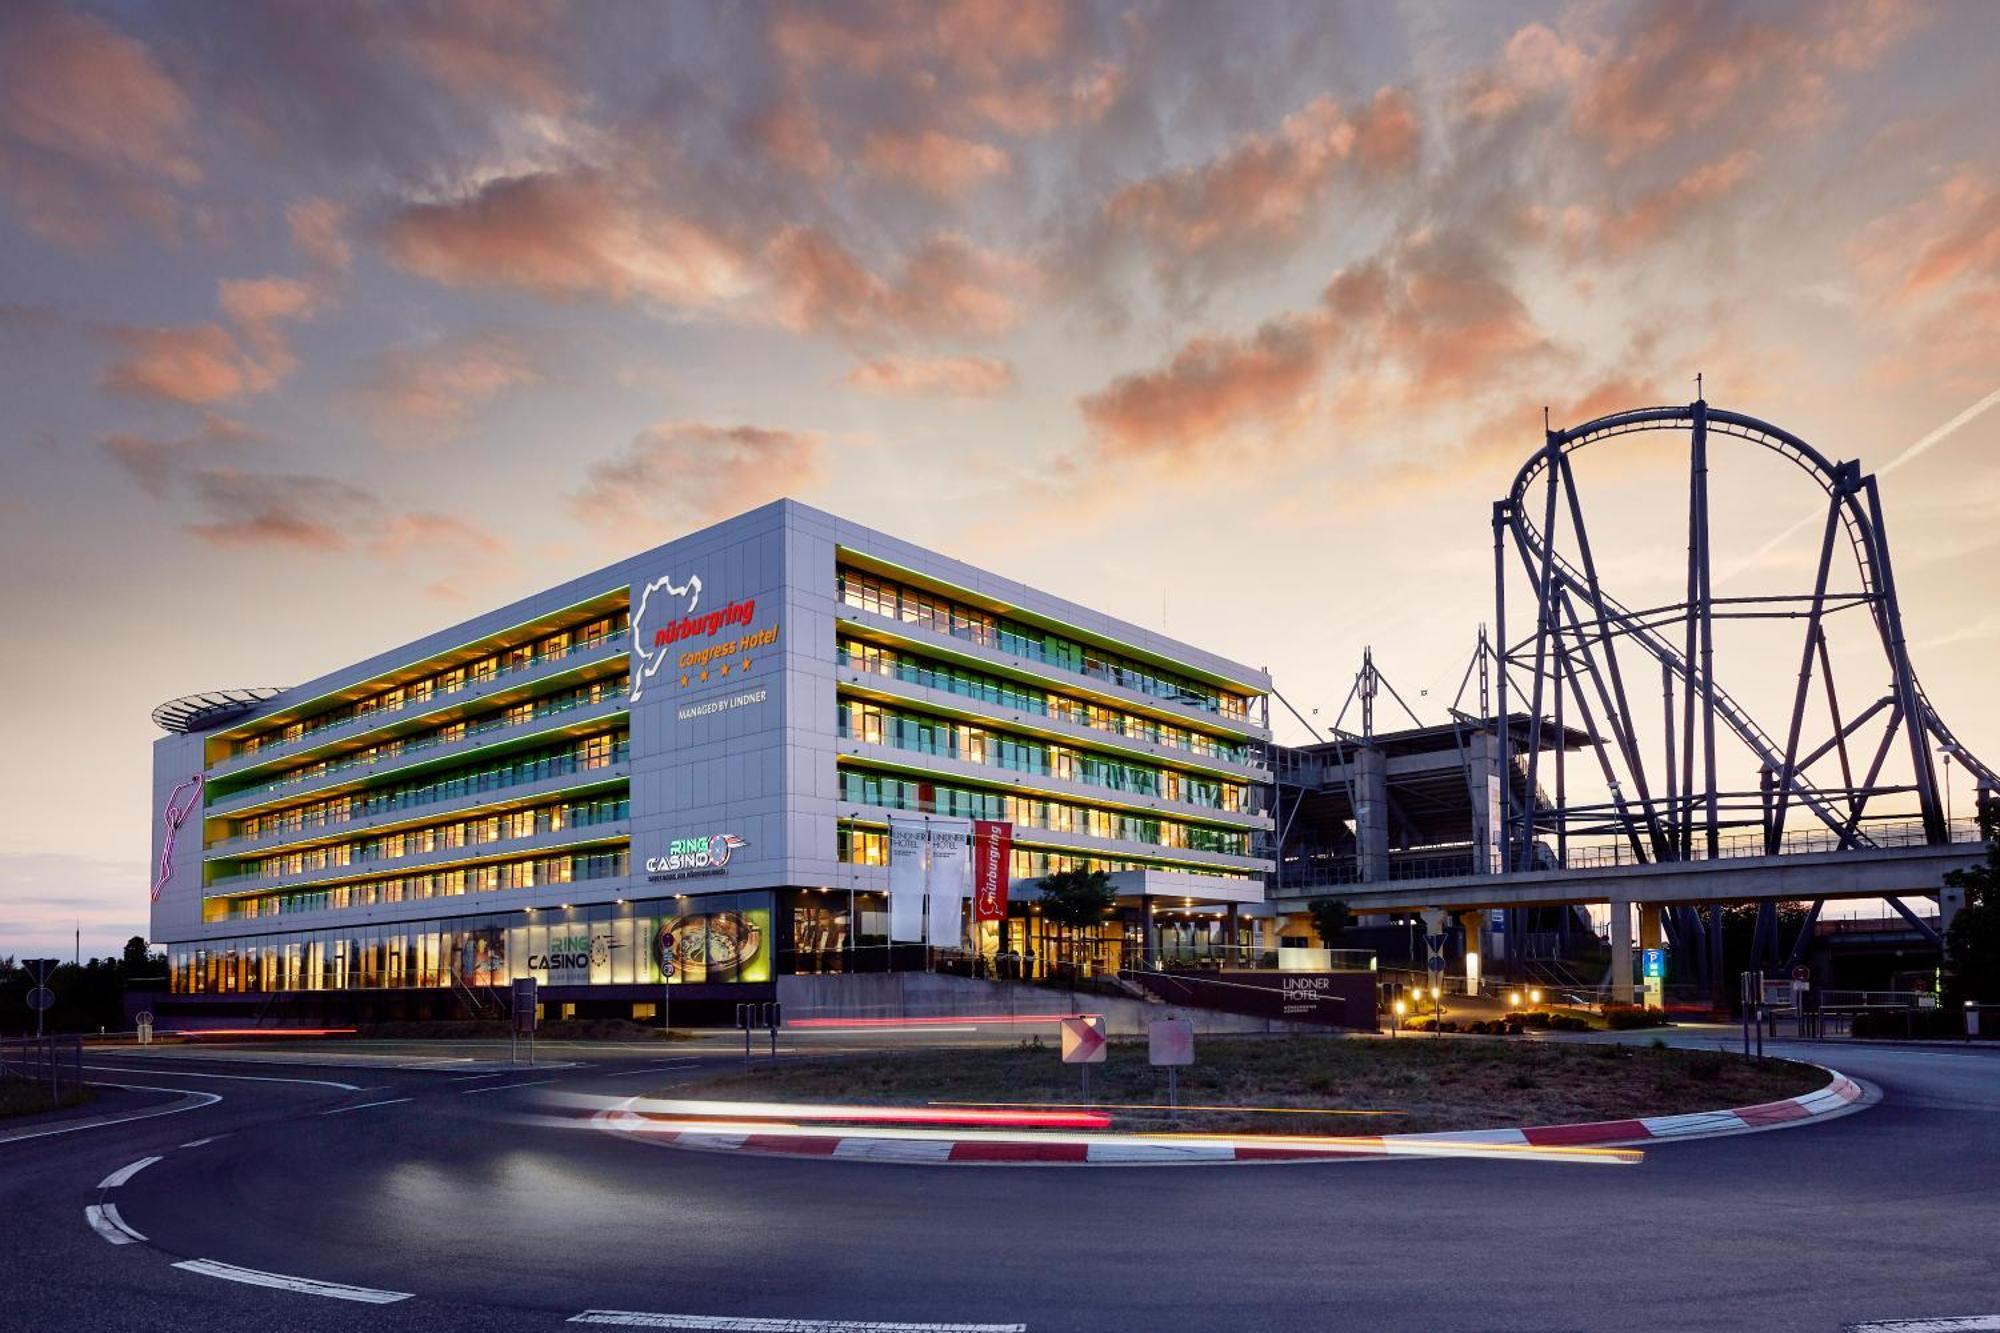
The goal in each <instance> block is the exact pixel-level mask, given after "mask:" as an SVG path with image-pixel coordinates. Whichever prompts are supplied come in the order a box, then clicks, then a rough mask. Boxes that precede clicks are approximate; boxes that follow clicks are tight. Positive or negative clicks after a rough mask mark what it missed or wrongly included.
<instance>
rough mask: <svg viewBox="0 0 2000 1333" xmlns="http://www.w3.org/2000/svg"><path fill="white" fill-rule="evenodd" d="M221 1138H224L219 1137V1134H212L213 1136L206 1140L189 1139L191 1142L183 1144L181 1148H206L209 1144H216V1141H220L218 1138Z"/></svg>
mask: <svg viewBox="0 0 2000 1333" xmlns="http://www.w3.org/2000/svg"><path fill="white" fill-rule="evenodd" d="M220 1137H222V1136H221V1135H219V1134H211V1135H210V1136H209V1137H207V1138H205V1139H189V1140H188V1141H187V1142H186V1143H183V1144H182V1145H181V1147H183V1148H200V1147H203V1146H205V1145H207V1144H210V1143H213V1142H215V1141H216V1139H218V1138H220Z"/></svg>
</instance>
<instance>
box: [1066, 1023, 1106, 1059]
mask: <svg viewBox="0 0 2000 1333" xmlns="http://www.w3.org/2000/svg"><path fill="white" fill-rule="evenodd" d="M1062 1060H1063V1063H1064V1064H1066V1065H1101V1064H1103V1063H1104V1015H1102V1014H1078V1015H1077V1016H1076V1017H1075V1018H1065V1019H1064V1020H1063V1021H1062Z"/></svg>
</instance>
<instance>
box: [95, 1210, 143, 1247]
mask: <svg viewBox="0 0 2000 1333" xmlns="http://www.w3.org/2000/svg"><path fill="white" fill-rule="evenodd" d="M83 1220H84V1221H86V1222H88V1223H90V1229H91V1230H92V1231H95V1232H96V1233H97V1234H98V1235H100V1236H102V1237H103V1238H104V1239H105V1240H108V1241H110V1242H111V1243H112V1244H113V1245H137V1244H141V1243H143V1242H144V1241H145V1239H146V1238H145V1237H144V1236H142V1235H140V1234H139V1233H138V1232H136V1231H134V1230H133V1229H132V1227H131V1224H130V1223H128V1222H126V1220H125V1219H124V1218H122V1217H120V1216H119V1215H118V1205H117V1204H115V1203H93V1204H91V1205H89V1206H88V1207H86V1208H85V1209H84V1210H83Z"/></svg>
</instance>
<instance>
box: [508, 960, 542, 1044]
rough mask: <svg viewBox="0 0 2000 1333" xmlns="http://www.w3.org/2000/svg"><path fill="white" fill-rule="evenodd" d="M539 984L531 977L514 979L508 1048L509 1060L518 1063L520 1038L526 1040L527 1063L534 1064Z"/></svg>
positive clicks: (539, 993) (539, 996)
mask: <svg viewBox="0 0 2000 1333" xmlns="http://www.w3.org/2000/svg"><path fill="white" fill-rule="evenodd" d="M540 1003H541V992H540V983H539V982H537V981H536V980H535V978H533V977H516V978H514V1024H513V1040H512V1043H511V1044H510V1046H509V1059H510V1060H511V1061H515V1062H518V1061H519V1060H520V1058H521V1037H522V1035H523V1034H526V1036H527V1038H528V1063H529V1064H533V1063H535V1010H536V1009H537V1008H538V1007H539V1006H540Z"/></svg>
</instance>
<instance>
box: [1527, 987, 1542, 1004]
mask: <svg viewBox="0 0 2000 1333" xmlns="http://www.w3.org/2000/svg"><path fill="white" fill-rule="evenodd" d="M1541 1002H1542V993H1541V991H1539V990H1531V991H1529V992H1528V1003H1529V1004H1540V1003H1541Z"/></svg>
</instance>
